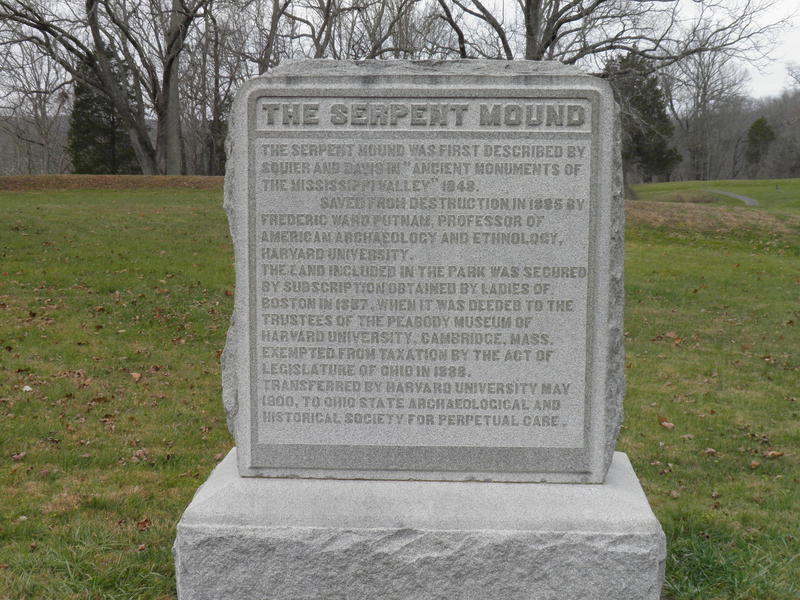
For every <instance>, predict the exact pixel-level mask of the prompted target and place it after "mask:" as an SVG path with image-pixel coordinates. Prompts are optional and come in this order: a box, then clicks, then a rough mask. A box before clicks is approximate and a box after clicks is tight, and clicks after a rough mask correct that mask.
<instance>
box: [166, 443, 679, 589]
mask: <svg viewBox="0 0 800 600" xmlns="http://www.w3.org/2000/svg"><path fill="white" fill-rule="evenodd" d="M235 452H236V451H235V449H234V450H232V451H231V453H230V454H229V455H228V456H227V458H226V459H225V460H224V461H223V462H222V463H221V464H220V465H219V466H218V467H217V468H216V469H215V471H214V472H213V473H212V474H211V476H210V477H209V479H208V481H207V482H206V483H205V484H204V485H203V486H202V487H201V488H200V489H199V490H198V492H197V494H196V496H195V498H194V499H193V500H192V503H191V504H190V506H189V507H188V509H187V510H186V512H185V513H184V515H183V517H182V518H181V521H180V523H179V524H178V537H177V540H176V542H175V547H174V554H175V563H176V573H177V578H178V597H179V599H180V600H212V599H213V600H223V599H224V600H267V599H269V600H299V599H303V600H312V599H319V600H323V599H324V600H331V599H347V600H356V599H362V598H363V599H377V598H380V599H381V600H401V599H402V600H434V599H436V600H439V599H441V600H462V599H464V600H465V599H480V600H483V599H486V598H491V599H492V600H506V599H508V600H511V599H513V600H523V599H524V600H657V599H658V598H659V593H660V589H661V583H662V580H663V567H664V558H665V541H664V534H663V533H662V531H661V528H660V526H659V524H658V522H657V521H656V519H655V517H654V515H653V513H652V512H651V510H650V507H649V506H648V504H647V500H646V499H645V497H644V494H643V493H642V490H641V488H640V486H639V483H638V480H637V479H636V475H635V474H634V472H633V470H632V468H631V466H630V463H629V462H628V459H627V456H625V455H624V454H622V453H616V454H615V457H614V461H613V464H612V467H611V469H610V470H609V474H608V478H607V481H606V483H605V484H602V485H589V486H582V485H559V484H508V483H472V482H410V481H355V480H350V481H347V480H311V479H307V480H302V479H294V480H292V479H264V478H261V479H256V478H241V477H239V476H238V473H237V470H236V465H235V460H236V458H235Z"/></svg>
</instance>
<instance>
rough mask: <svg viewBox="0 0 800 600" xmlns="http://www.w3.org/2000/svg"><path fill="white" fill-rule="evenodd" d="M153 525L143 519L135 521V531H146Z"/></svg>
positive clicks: (146, 519) (148, 520)
mask: <svg viewBox="0 0 800 600" xmlns="http://www.w3.org/2000/svg"><path fill="white" fill-rule="evenodd" d="M152 525H153V522H152V521H151V520H150V519H148V518H147V517H145V518H144V519H142V520H141V521H136V529H138V530H139V531H147V530H148V529H150V527H151V526H152Z"/></svg>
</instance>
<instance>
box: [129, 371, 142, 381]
mask: <svg viewBox="0 0 800 600" xmlns="http://www.w3.org/2000/svg"><path fill="white" fill-rule="evenodd" d="M131 377H132V378H133V381H135V382H136V383H139V380H140V379H141V378H142V374H141V373H136V372H135V371H132V372H131Z"/></svg>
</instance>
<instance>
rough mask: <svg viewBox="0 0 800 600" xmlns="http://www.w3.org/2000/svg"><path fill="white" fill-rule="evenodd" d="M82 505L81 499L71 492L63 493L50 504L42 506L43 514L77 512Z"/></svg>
mask: <svg viewBox="0 0 800 600" xmlns="http://www.w3.org/2000/svg"><path fill="white" fill-rule="evenodd" d="M80 505H81V497H80V496H79V495H78V494H73V493H71V492H61V493H60V494H57V495H56V496H54V497H53V499H52V500H50V502H46V503H45V504H43V505H42V512H43V513H44V514H46V515H49V514H52V513H65V512H70V511H73V510H77V509H78V508H79V507H80Z"/></svg>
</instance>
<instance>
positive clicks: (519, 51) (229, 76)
mask: <svg viewBox="0 0 800 600" xmlns="http://www.w3.org/2000/svg"><path fill="white" fill-rule="evenodd" d="M776 2H777V0H703V1H702V2H698V1H688V0H516V1H515V2H510V1H509V2H504V1H502V0H60V1H58V2H55V1H52V0H0V86H2V88H1V89H0V94H2V95H0V97H5V100H3V104H2V105H0V110H2V112H3V114H5V115H11V114H22V112H23V108H22V106H23V105H24V107H25V108H24V111H28V113H32V112H36V111H37V110H39V112H40V114H41V108H38V109H37V108H36V107H35V106H34V105H35V102H34V96H33V95H31V94H30V93H29V94H27V95H25V94H24V93H22V91H23V90H24V89H25V90H27V88H28V87H30V88H31V89H34V88H36V89H39V88H41V84H42V82H41V81H37V82H29V81H25V80H24V79H20V76H19V75H18V71H20V67H19V64H18V61H20V60H25V61H28V63H30V64H33V63H34V62H35V61H34V57H38V58H37V59H36V60H39V59H45V58H46V61H47V62H46V63H44V62H36V64H37V65H40V66H41V65H44V64H47V65H49V67H48V68H49V69H51V70H52V71H53V73H55V71H57V72H58V76H57V77H55V76H54V75H51V76H50V77H51V79H52V77H55V79H54V80H48V82H47V83H46V85H44V87H45V88H47V89H48V90H49V91H48V92H47V94H45V95H46V96H47V101H46V106H47V108H46V110H45V113H46V114H48V115H55V114H56V113H57V112H58V111H62V112H63V111H64V110H66V109H67V107H68V101H67V100H65V101H64V102H61V101H60V100H59V98H61V97H64V98H68V96H63V90H66V89H68V87H69V86H68V85H67V83H68V82H69V81H72V80H75V79H78V78H84V79H86V77H87V76H86V73H85V70H84V71H82V70H81V69H79V68H78V65H81V64H84V65H85V64H88V65H90V66H91V70H90V72H91V78H90V79H91V81H87V82H86V83H88V84H90V85H94V86H97V87H98V88H99V89H100V91H101V92H102V93H103V94H105V95H106V96H107V97H108V98H109V99H110V100H111V101H112V102H113V104H114V106H115V108H116V110H117V111H118V113H119V114H120V116H121V118H122V119H123V121H124V122H125V124H126V126H127V129H128V132H129V135H130V137H131V141H132V144H133V147H134V149H135V151H136V155H137V159H138V162H139V164H140V165H141V167H142V170H143V172H145V173H180V172H186V171H188V172H207V173H218V172H221V170H222V168H223V164H224V156H223V154H224V153H223V147H222V146H223V142H222V140H223V139H224V136H225V118H226V115H227V110H228V107H229V106H230V103H231V98H232V94H233V92H234V90H235V89H236V88H237V87H238V86H239V84H240V83H241V82H242V81H243V80H245V79H247V78H249V77H251V76H254V75H258V74H262V73H266V72H269V71H270V70H271V69H272V68H274V67H275V66H276V65H277V64H279V63H280V62H281V61H282V60H284V59H287V58H299V57H305V58H326V59H363V58H379V59H381V58H415V59H445V58H459V57H460V58H499V59H530V60H559V61H562V62H566V63H575V64H580V65H582V66H584V67H585V68H588V69H590V70H595V71H601V70H602V66H603V65H604V63H605V62H606V61H607V60H608V58H610V57H612V56H617V55H620V54H626V53H633V54H636V55H638V56H641V57H644V58H646V59H648V60H649V61H651V64H652V65H653V68H654V69H662V68H665V67H669V66H670V65H672V67H675V68H676V69H677V70H671V71H670V73H671V74H672V75H670V76H671V77H673V78H675V77H678V75H675V74H676V73H680V72H681V69H684V68H685V69H688V68H690V67H688V66H686V67H684V66H683V65H695V66H696V65H697V64H698V63H697V61H702V60H705V58H704V57H708V56H720V57H725V58H726V60H728V59H733V58H741V57H747V58H748V60H751V61H753V60H756V61H757V60H760V59H763V58H765V57H766V55H767V54H768V52H769V50H770V48H771V44H772V42H773V41H774V39H776V36H775V34H776V32H777V31H778V30H779V29H780V28H781V27H783V25H784V24H785V19H783V20H777V21H776V20H775V19H774V18H773V19H771V20H768V19H766V18H765V16H766V15H767V13H768V12H769V11H770V10H771V9H772V8H774V5H775V4H776ZM787 18H788V16H787ZM15 61H16V62H15ZM115 64H117V65H118V64H121V65H123V66H124V69H123V72H124V76H120V70H119V69H118V68H116V69H115ZM672 67H670V68H672ZM692 68H694V67H692ZM32 76H33V75H32ZM39 76H41V73H40V74H39V75H37V76H36V77H39ZM15 78H16V79H15ZM675 85H676V86H677V83H676V84H675ZM687 85H688V84H687ZM37 86H38V87H37ZM676 89H677V88H676ZM59 94H62V96H59ZM40 97H41V95H40ZM40 104H41V102H40ZM678 117H679V115H678V113H676V118H678ZM680 118H683V117H680ZM39 129H41V127H40V128H39ZM37 135H39V136H40V141H41V135H45V134H43V133H42V134H37ZM52 158H53V157H50V158H49V159H48V160H52ZM46 168H56V166H55V163H54V164H53V165H50V166H48V167H46Z"/></svg>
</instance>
